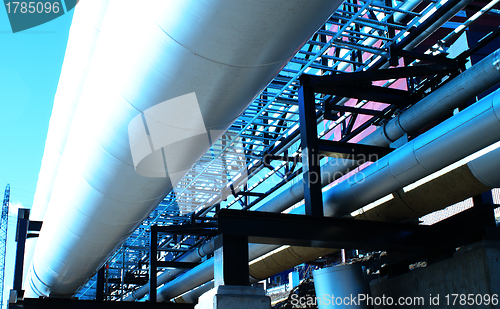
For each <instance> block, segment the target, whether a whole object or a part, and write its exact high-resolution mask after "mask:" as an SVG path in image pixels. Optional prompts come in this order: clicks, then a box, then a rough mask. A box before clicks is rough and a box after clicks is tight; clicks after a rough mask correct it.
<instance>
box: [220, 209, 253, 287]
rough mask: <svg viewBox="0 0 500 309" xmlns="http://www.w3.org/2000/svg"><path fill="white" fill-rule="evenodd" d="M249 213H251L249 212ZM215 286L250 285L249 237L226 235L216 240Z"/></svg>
mask: <svg viewBox="0 0 500 309" xmlns="http://www.w3.org/2000/svg"><path fill="white" fill-rule="evenodd" d="M247 213H249V212H247ZM215 246H216V248H217V249H216V250H215V254H214V258H215V261H214V262H215V264H214V286H219V285H241V286H247V285H250V282H249V279H248V278H249V277H248V276H249V269H248V237H247V236H246V235H236V234H234V233H228V234H226V233H224V234H222V235H219V236H217V238H216V239H215Z"/></svg>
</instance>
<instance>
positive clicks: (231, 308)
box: [195, 285, 271, 309]
mask: <svg viewBox="0 0 500 309" xmlns="http://www.w3.org/2000/svg"><path fill="white" fill-rule="evenodd" d="M235 308H237V309H270V308H271V299H270V298H269V297H268V296H266V293H265V291H264V290H263V289H262V288H260V287H251V286H232V285H219V286H217V287H215V288H213V289H211V290H210V291H208V292H205V293H204V294H203V295H201V296H200V298H199V299H198V304H197V305H196V306H195V309H235Z"/></svg>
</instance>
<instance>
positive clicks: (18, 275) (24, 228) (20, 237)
mask: <svg viewBox="0 0 500 309" xmlns="http://www.w3.org/2000/svg"><path fill="white" fill-rule="evenodd" d="M29 216H30V210H29V209H24V208H21V209H19V210H18V213H17V233H16V241H17V248H16V264H15V268H14V286H13V289H14V290H16V291H17V297H18V298H22V297H23V291H22V284H23V264H24V248H25V246H26V237H27V235H28V225H29Z"/></svg>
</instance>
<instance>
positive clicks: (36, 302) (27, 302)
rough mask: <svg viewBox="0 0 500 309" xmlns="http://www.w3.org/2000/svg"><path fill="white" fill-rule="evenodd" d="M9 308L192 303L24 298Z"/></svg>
mask: <svg viewBox="0 0 500 309" xmlns="http://www.w3.org/2000/svg"><path fill="white" fill-rule="evenodd" d="M9 308H11V309H17V308H19V309H21V308H22V309H67V308H71V309H88V308H92V309H142V308H144V309H194V304H176V303H167V302H164V303H149V302H122V301H120V302H114V301H95V300H75V299H67V298H50V297H49V298H26V299H24V301H23V302H22V303H20V304H10V306H9Z"/></svg>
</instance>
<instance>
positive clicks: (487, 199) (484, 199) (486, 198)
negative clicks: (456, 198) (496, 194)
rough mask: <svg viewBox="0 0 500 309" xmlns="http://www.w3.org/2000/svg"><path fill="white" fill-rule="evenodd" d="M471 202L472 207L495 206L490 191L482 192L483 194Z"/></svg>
mask: <svg viewBox="0 0 500 309" xmlns="http://www.w3.org/2000/svg"><path fill="white" fill-rule="evenodd" d="M472 201H473V203H474V206H477V205H481V204H486V205H493V204H495V203H494V202H493V193H492V192H491V190H490V191H488V192H484V193H483V194H480V195H476V196H474V197H473V198H472Z"/></svg>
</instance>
